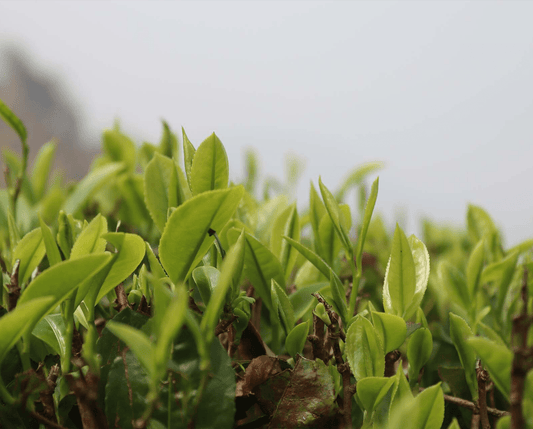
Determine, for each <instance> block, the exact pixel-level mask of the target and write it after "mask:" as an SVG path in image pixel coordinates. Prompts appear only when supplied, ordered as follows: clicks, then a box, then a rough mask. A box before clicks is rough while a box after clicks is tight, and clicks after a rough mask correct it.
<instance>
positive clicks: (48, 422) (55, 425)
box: [30, 411, 67, 429]
mask: <svg viewBox="0 0 533 429" xmlns="http://www.w3.org/2000/svg"><path fill="white" fill-rule="evenodd" d="M30 416H32V417H33V418H34V419H35V420H38V421H39V422H41V423H42V424H43V425H45V426H46V427H50V428H54V429H67V428H66V427H65V426H61V425H60V424H58V423H55V422H53V421H52V420H48V419H47V418H46V417H44V416H42V415H40V414H39V413H36V412H35V411H30Z"/></svg>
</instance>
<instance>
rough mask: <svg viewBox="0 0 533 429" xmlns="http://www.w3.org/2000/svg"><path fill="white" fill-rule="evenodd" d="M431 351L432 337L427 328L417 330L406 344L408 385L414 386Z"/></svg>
mask: <svg viewBox="0 0 533 429" xmlns="http://www.w3.org/2000/svg"><path fill="white" fill-rule="evenodd" d="M432 351H433V337H432V336H431V332H430V330H429V329H427V328H420V329H417V330H416V331H415V332H414V333H413V335H411V338H410V339H409V343H408V344H407V360H408V362H409V384H410V385H411V386H415V385H416V383H417V382H418V374H419V373H420V370H421V369H422V367H423V366H424V365H425V364H426V363H427V362H428V360H429V358H430V356H431V352H432Z"/></svg>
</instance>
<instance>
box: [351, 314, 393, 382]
mask: <svg viewBox="0 0 533 429" xmlns="http://www.w3.org/2000/svg"><path fill="white" fill-rule="evenodd" d="M346 357H347V359H348V363H349V364H350V368H351V370H352V374H353V375H354V377H355V379H356V380H357V381H358V382H359V381H360V380H362V379H364V378H366V377H383V374H384V372H385V353H384V352H383V346H382V345H381V343H380V340H379V337H378V335H377V333H376V331H375V329H374V327H373V326H372V324H371V323H370V321H369V320H368V319H365V318H364V317H363V316H361V315H358V316H356V318H355V321H354V322H352V324H351V325H350V327H349V328H348V332H347V333H346Z"/></svg>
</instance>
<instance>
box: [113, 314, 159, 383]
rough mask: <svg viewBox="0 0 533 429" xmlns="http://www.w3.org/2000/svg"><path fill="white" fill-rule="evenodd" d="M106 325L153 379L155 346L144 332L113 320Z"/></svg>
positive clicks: (154, 373)
mask: <svg viewBox="0 0 533 429" xmlns="http://www.w3.org/2000/svg"><path fill="white" fill-rule="evenodd" d="M106 327H107V329H109V330H110V331H111V333H112V334H113V335H115V336H116V337H117V338H118V339H119V340H121V341H124V342H125V343H126V345H127V346H128V347H129V348H130V349H131V351H132V352H133V353H134V354H135V357H136V358H137V359H138V360H139V362H140V363H141V365H142V366H143V367H144V369H146V371H147V372H148V375H149V377H150V378H151V379H152V380H153V377H155V375H156V366H155V360H154V359H153V356H154V355H155V346H154V345H153V344H152V343H151V341H150V338H148V336H147V335H146V334H145V333H144V332H142V331H140V330H138V329H135V328H133V327H131V326H128V325H125V324H123V323H119V322H115V321H114V320H110V321H109V322H107V325H106Z"/></svg>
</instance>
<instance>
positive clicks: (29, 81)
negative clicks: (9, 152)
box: [0, 48, 96, 182]
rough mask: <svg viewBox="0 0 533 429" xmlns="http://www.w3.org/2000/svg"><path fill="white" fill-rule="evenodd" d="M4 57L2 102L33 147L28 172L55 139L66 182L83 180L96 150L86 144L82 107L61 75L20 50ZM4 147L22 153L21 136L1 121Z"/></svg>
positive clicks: (0, 78) (0, 77)
mask: <svg viewBox="0 0 533 429" xmlns="http://www.w3.org/2000/svg"><path fill="white" fill-rule="evenodd" d="M0 58H1V63H0V99H2V100H3V101H4V103H6V104H7V105H8V106H9V107H10V108H11V110H12V111H13V112H14V113H15V114H16V115H17V116H18V117H19V118H20V119H21V120H22V121H23V122H24V125H25V126H26V130H27V132H28V144H29V146H30V155H29V163H28V171H31V170H30V169H31V166H32V162H33V159H34V157H35V155H36V154H37V152H38V150H39V148H40V147H41V146H42V145H43V144H44V143H46V142H48V141H50V140H52V139H53V140H55V141H56V142H57V151H56V159H55V165H54V167H55V168H56V169H57V168H58V169H60V171H62V172H63V174H64V179H65V180H70V179H76V180H79V179H81V178H82V177H83V176H84V175H85V174H86V173H87V170H88V168H89V165H90V163H91V161H92V159H93V158H94V156H95V155H96V149H95V148H94V146H89V145H88V142H87V141H84V136H83V134H82V132H81V128H82V117H81V114H80V112H79V108H78V107H77V105H76V102H75V100H74V99H73V97H72V95H71V94H69V93H68V91H66V88H65V85H64V84H62V83H61V80H60V79H61V76H60V74H59V73H58V74H56V75H53V74H49V73H45V72H43V70H39V69H37V68H35V67H34V65H33V63H32V62H30V61H29V60H28V58H27V56H26V54H25V53H24V52H23V51H21V50H20V49H16V48H8V49H4V50H3V51H2V55H1V57H0ZM0 147H1V148H2V149H4V148H6V147H9V148H11V149H13V150H15V151H16V152H17V153H19V154H20V153H21V145H20V140H19V139H18V136H17V135H16V134H15V132H14V131H13V130H12V129H11V128H10V127H9V126H8V125H7V124H6V123H5V122H4V121H1V120H0ZM2 168H3V167H2ZM2 176H3V174H2ZM2 182H3V177H2Z"/></svg>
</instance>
